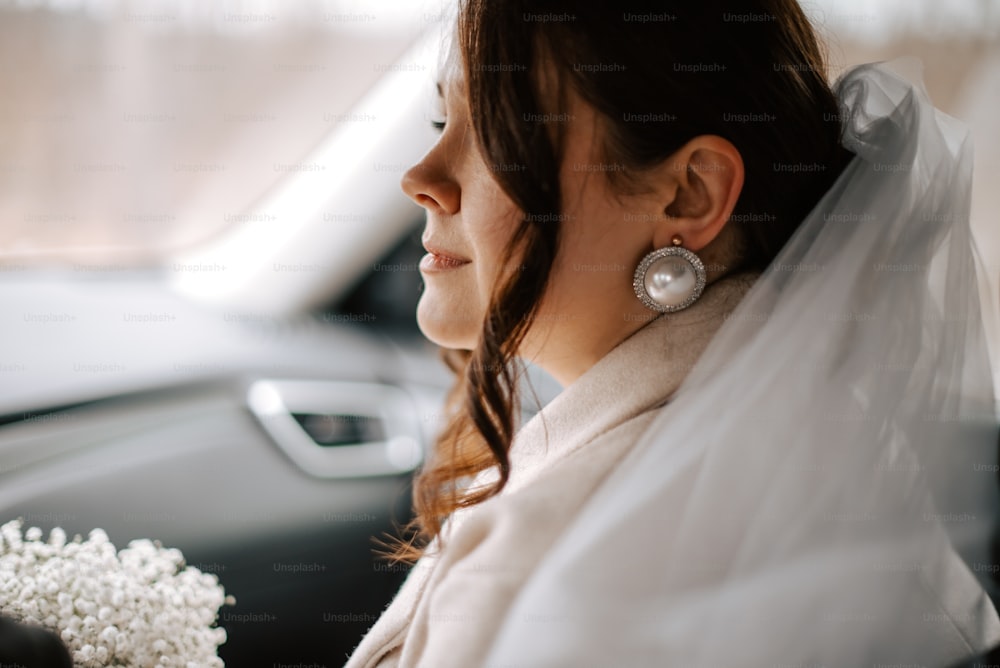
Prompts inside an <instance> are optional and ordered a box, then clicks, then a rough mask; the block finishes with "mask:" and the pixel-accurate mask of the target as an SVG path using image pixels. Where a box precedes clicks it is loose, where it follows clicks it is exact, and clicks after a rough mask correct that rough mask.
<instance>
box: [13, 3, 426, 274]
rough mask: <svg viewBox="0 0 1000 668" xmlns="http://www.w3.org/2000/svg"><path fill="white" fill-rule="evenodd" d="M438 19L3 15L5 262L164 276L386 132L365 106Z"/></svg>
mask: <svg viewBox="0 0 1000 668" xmlns="http://www.w3.org/2000/svg"><path fill="white" fill-rule="evenodd" d="M422 7H423V8H422ZM435 20H440V18H439V17H438V16H436V15H435V14H434V13H432V12H428V11H427V10H426V6H422V3H420V2H410V3H405V2H385V1H383V2H371V3H348V2H316V1H305V2H296V1H293V0H281V1H280V2H261V1H258V2H252V3H250V2H243V3H240V2H200V1H191V2H186V1H175V2H158V3H150V2H113V1H105V2H95V1H93V0H90V1H88V2H66V1H63V2H58V3H57V2H51V3H48V4H45V3H37V2H34V3H27V2H21V3H17V4H16V5H13V6H12V5H11V4H9V3H8V4H4V3H0V90H2V91H3V94H2V96H0V193H2V195H0V221H2V224H0V260H2V261H4V262H5V263H8V264H10V263H13V264H29V265H67V264H72V263H74V262H80V261H86V262H88V263H120V264H124V265H131V266H143V265H153V264H157V263H159V262H161V261H162V260H163V258H164V257H165V256H166V255H169V254H171V253H173V252H175V251H177V250H179V249H183V248H185V247H190V246H192V245H195V244H198V243H200V242H202V241H205V240H207V239H209V238H211V237H213V236H215V235H218V234H220V233H222V232H224V231H225V230H226V229H227V227H229V226H232V225H234V224H236V223H239V222H241V221H242V217H243V216H244V213H243V212H244V211H246V210H247V209H248V207H250V206H251V205H252V204H253V202H254V201H255V200H256V199H257V198H259V197H260V196H261V195H262V194H263V193H264V192H266V191H267V190H268V189H269V188H271V187H272V186H273V185H274V184H275V183H276V182H277V181H278V180H279V179H281V178H282V177H283V176H287V175H288V174H289V173H293V172H295V171H296V170H302V169H307V168H308V165H304V164H302V160H303V158H304V156H305V155H306V154H307V153H308V152H309V151H310V150H311V149H312V148H313V147H315V146H316V145H317V144H318V143H319V142H320V140H321V139H322V138H323V137H324V136H326V135H328V134H329V133H330V131H331V130H333V129H335V128H337V127H338V126H345V125H348V126H349V125H350V124H357V123H364V122H366V120H373V119H364V118H355V115H353V114H352V113H351V108H352V106H353V104H354V103H355V102H356V101H357V100H358V98H359V97H361V96H362V95H363V94H364V93H365V92H366V91H367V90H368V89H369V88H370V87H371V86H372V84H373V83H374V82H375V81H376V80H377V79H378V78H379V76H380V75H381V74H382V73H383V72H384V71H386V69H387V68H388V67H390V66H391V64H392V63H393V62H394V61H395V60H396V59H397V58H398V57H399V55H400V54H401V53H402V52H403V51H404V50H405V49H406V47H407V46H408V45H409V44H410V43H411V42H412V41H413V40H414V38H415V37H416V36H417V35H418V34H419V33H420V31H421V30H422V29H424V28H426V27H427V26H428V24H429V23H431V22H433V21H435Z"/></svg>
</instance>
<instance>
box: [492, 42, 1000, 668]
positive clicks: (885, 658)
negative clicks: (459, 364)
mask: <svg viewBox="0 0 1000 668" xmlns="http://www.w3.org/2000/svg"><path fill="white" fill-rule="evenodd" d="M915 65H918V63H915V62H914V61H909V60H904V61H893V62H892V63H882V64H871V65H863V66H860V67H856V68H854V69H852V70H850V71H848V72H846V73H845V74H844V75H843V76H841V78H840V79H839V80H838V81H837V83H836V85H835V90H836V92H837V95H838V98H839V99H840V101H841V111H842V114H843V115H844V119H845V125H846V132H845V137H844V144H845V145H846V146H847V147H848V148H849V149H851V150H852V151H853V152H854V153H855V154H856V157H855V159H854V160H852V162H851V163H850V165H849V166H848V167H847V168H846V170H845V171H844V173H843V174H842V175H841V176H840V178H839V179H838V180H837V181H836V183H835V184H834V185H833V187H832V188H831V190H830V191H829V192H828V193H827V194H826V195H825V196H824V198H823V199H822V200H821V201H820V202H819V203H818V204H817V206H816V207H815V209H814V210H813V211H812V212H811V213H810V214H809V215H808V217H807V218H806V219H805V220H804V221H803V223H802V225H801V227H800V229H799V230H798V231H797V232H796V234H795V236H794V237H793V238H792V240H791V241H790V242H789V243H788V244H787V246H786V247H785V248H784V249H783V250H782V252H781V254H780V255H779V257H777V259H776V260H775V261H774V263H773V264H772V265H771V267H770V268H769V269H768V270H767V271H766V272H765V273H764V274H762V275H761V277H760V279H759V280H758V282H757V284H756V285H755V287H754V288H753V289H752V291H751V292H750V293H749V294H748V295H747V297H746V298H745V299H744V300H743V302H741V304H740V306H739V307H738V308H737V310H736V311H735V312H734V313H733V314H732V316H731V317H730V318H729V320H728V321H727V323H726V324H725V325H724V326H723V328H722V329H721V330H720V331H719V333H718V334H717V336H716V337H715V338H714V339H713V341H712V343H711V345H710V346H709V348H708V349H707V350H706V352H705V354H704V355H703V356H702V358H701V360H700V361H699V363H698V365H697V366H696V367H695V368H694V369H693V370H692V372H691V374H690V375H689V377H688V378H687V380H686V381H685V383H684V385H683V386H682V387H681V389H680V390H679V392H678V393H677V394H676V395H675V397H674V398H673V400H672V401H671V402H670V403H669V404H668V405H667V406H666V407H665V408H664V409H663V410H662V412H661V414H660V415H658V416H657V418H656V420H655V421H654V423H653V424H652V426H651V427H650V429H649V430H648V431H647V432H646V433H645V434H644V436H643V438H642V439H641V440H640V441H639V443H638V444H637V445H636V447H635V449H634V450H633V451H632V452H631V453H630V454H629V456H628V457H627V458H626V459H625V460H623V461H622V462H621V464H620V466H619V467H618V468H617V469H616V470H615V471H614V472H613V473H612V475H611V476H610V478H609V479H608V480H607V481H606V482H605V483H604V484H603V485H602V486H601V487H600V488H599V489H598V490H597V492H596V493H595V494H594V496H593V497H592V498H591V499H590V500H589V501H588V504H587V505H586V506H585V507H584V509H583V511H582V512H581V513H580V515H579V517H578V518H577V519H576V520H575V521H574V523H573V524H571V525H570V527H569V528H568V529H567V531H566V532H565V533H564V534H563V535H562V536H561V537H560V538H559V539H558V540H557V542H556V544H555V547H554V548H553V550H552V551H551V552H550V553H549V554H548V555H547V557H546V558H545V559H544V560H543V562H542V563H541V564H540V566H539V568H538V569H537V571H536V572H535V573H534V575H533V576H532V578H531V579H529V581H528V582H527V583H526V585H525V587H524V589H523V590H522V591H521V592H520V594H519V596H518V597H517V599H516V600H515V602H514V604H513V606H512V608H511V610H510V611H509V613H508V615H507V618H506V620H505V623H504V625H503V627H502V629H501V631H500V632H499V633H498V635H497V638H496V640H495V642H494V645H493V648H492V652H491V654H490V657H489V660H488V662H487V665H489V666H496V667H497V668H499V667H500V666H508V665H509V666H519V667H526V666H574V667H578V666H630V667H631V666H697V667H703V666H713V667H714V666H768V667H770V668H779V667H781V666H787V667H789V668H791V667H796V668H804V667H806V666H815V667H818V666H863V665H867V666H872V665H876V666H877V665H878V664H879V663H882V664H887V665H914V664H915V665H922V666H930V665H947V664H948V663H950V662H952V661H955V660H956V659H959V658H961V657H962V656H966V655H969V654H971V653H973V652H974V651H975V650H976V649H978V648H983V647H988V646H991V645H993V644H996V643H998V642H1000V624H998V622H997V616H996V613H995V610H994V609H993V607H992V605H991V604H990V601H989V599H988V598H987V597H986V595H985V594H984V592H983V589H982V587H981V586H980V584H979V583H978V582H977V579H978V580H980V581H984V582H985V581H986V580H988V577H987V575H988V571H990V570H991V569H990V567H989V566H988V564H989V563H990V562H991V559H990V544H991V538H992V535H993V530H994V525H995V520H996V514H997V513H996V510H997V466H996V464H997V446H998V441H997V420H996V414H995V407H994V397H993V387H992V381H991V374H990V368H989V361H988V357H987V352H986V347H985V340H984V334H983V323H982V318H981V315H980V311H979V308H980V304H979V298H978V294H977V287H976V286H977V281H976V268H975V256H976V251H975V248H974V245H973V241H972V238H971V234H970V228H969V201H970V184H971V164H972V159H971V158H972V156H971V144H970V140H969V136H968V133H967V132H966V130H965V129H964V127H963V126H962V125H961V124H960V123H958V122H956V121H955V120H954V119H952V118H950V117H948V116H946V115H944V114H943V113H941V112H939V111H937V110H936V109H934V107H933V106H932V104H931V102H930V100H929V98H928V96H927V94H926V91H925V90H924V88H923V86H922V84H921V83H920V81H919V74H918V75H917V77H916V82H911V81H908V80H907V79H906V78H904V76H903V75H902V74H901V72H902V71H904V70H906V69H907V68H912V67H914V66H915ZM802 168H803V169H807V168H810V166H808V165H805V166H802ZM650 363H651V364H654V363H656V360H650ZM959 555H961V557H960V556H959Z"/></svg>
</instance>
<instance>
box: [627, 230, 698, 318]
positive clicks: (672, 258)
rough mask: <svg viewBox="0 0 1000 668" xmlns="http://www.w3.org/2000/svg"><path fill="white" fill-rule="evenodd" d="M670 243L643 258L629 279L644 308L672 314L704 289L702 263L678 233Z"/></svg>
mask: <svg viewBox="0 0 1000 668" xmlns="http://www.w3.org/2000/svg"><path fill="white" fill-rule="evenodd" d="M670 241H671V243H672V244H673V245H672V246H667V247H665V248H660V249H657V250H654V251H653V252H651V253H649V254H648V255H646V257H644V258H642V261H641V262H639V266H638V267H636V270H635V276H634V277H633V278H632V287H633V288H634V289H635V296H636V297H638V298H639V301H641V302H642V303H643V304H644V305H645V306H646V307H647V308H650V309H652V310H654V311H659V312H660V313H673V312H674V311H680V310H681V309H686V308H687V307H688V306H691V304H694V303H695V302H696V301H697V300H698V297H700V296H701V293H702V291H703V290H704V289H705V265H704V264H703V263H702V261H701V258H699V257H698V256H697V255H695V254H694V253H692V252H691V251H689V250H688V249H686V248H681V243H683V241H682V239H681V237H680V235H676V234H675V235H674V237H673V239H671V240H670Z"/></svg>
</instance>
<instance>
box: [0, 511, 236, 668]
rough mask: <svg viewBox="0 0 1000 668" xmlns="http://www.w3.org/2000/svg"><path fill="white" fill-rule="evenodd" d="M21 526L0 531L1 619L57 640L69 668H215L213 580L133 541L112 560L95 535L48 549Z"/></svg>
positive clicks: (216, 590)
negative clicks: (47, 632) (42, 629)
mask: <svg viewBox="0 0 1000 668" xmlns="http://www.w3.org/2000/svg"><path fill="white" fill-rule="evenodd" d="M22 525H23V523H22V521H21V520H14V521H12V522H8V523H6V524H4V525H3V526H2V527H0V613H2V614H4V615H6V616H8V617H12V618H13V619H16V620H18V621H21V622H25V623H28V624H36V625H39V626H43V627H46V628H49V629H52V630H53V631H55V632H56V633H58V634H59V635H60V636H61V637H62V639H63V641H64V642H65V643H66V645H67V647H69V649H70V653H71V654H72V655H73V662H74V664H75V666H76V667H77V668H96V667H103V666H131V667H134V668H139V667H141V668H159V667H161V666H162V667H166V666H173V667H178V668H217V667H218V668H221V667H222V666H223V665H224V664H223V661H222V659H220V658H219V657H218V648H219V645H221V644H222V643H224V642H225V641H226V631H225V629H222V628H213V624H214V623H215V621H216V617H217V615H218V611H219V608H220V607H221V606H222V605H224V604H228V605H232V604H233V603H235V600H234V599H233V597H232V596H228V597H227V596H226V595H225V591H224V590H223V588H222V587H221V586H220V585H219V581H218V578H217V577H216V576H215V575H212V574H208V573H202V572H201V571H199V570H198V569H196V568H191V567H186V566H185V564H184V556H183V555H182V554H181V552H180V550H176V549H167V548H164V547H162V546H161V545H160V544H159V543H153V542H152V541H149V540H134V541H132V542H131V543H129V545H128V547H127V548H125V549H123V550H121V551H120V552H116V550H115V546H114V545H113V544H112V543H111V542H110V541H109V540H108V536H107V534H106V533H105V532H104V531H103V530H101V529H94V530H93V531H91V532H90V537H89V539H87V540H81V538H80V537H79V536H77V537H76V538H75V539H74V540H73V541H69V542H67V540H66V532H65V531H63V530H62V529H58V528H57V529H53V530H52V531H51V532H50V534H49V540H48V541H47V542H43V541H42V531H41V529H39V528H37V527H32V528H30V529H28V530H27V531H26V532H24V535H23V536H22V534H21V529H22Z"/></svg>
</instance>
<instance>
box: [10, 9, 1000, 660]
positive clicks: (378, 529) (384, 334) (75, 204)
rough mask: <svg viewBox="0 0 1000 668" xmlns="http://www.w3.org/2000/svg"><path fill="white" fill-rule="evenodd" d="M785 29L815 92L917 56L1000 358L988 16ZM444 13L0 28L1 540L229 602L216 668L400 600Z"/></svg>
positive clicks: (323, 639) (431, 406)
mask: <svg viewBox="0 0 1000 668" xmlns="http://www.w3.org/2000/svg"><path fill="white" fill-rule="evenodd" d="M802 4H803V6H804V7H805V9H806V11H807V13H808V14H809V15H810V16H811V17H812V18H813V20H814V21H815V22H816V24H817V25H818V26H819V28H820V30H821V32H822V33H823V35H824V37H825V39H826V41H827V44H828V49H829V57H830V63H831V75H832V76H836V75H837V74H839V73H840V72H842V71H843V70H844V69H845V68H847V67H850V66H851V65H855V64H859V63H863V62H870V61H876V60H887V59H892V58H896V57H899V56H907V55H910V56H916V57H918V58H920V59H921V60H922V61H923V66H924V77H925V81H926V85H927V89H928V91H929V93H930V95H931V98H932V99H933V100H934V102H935V104H936V105H937V106H938V107H939V108H940V109H942V110H944V111H945V112H946V113H948V114H950V115H952V116H955V117H957V118H960V119H962V120H964V121H965V122H966V123H967V124H968V125H969V126H970V128H971V130H972V133H973V137H974V142H975V155H976V167H975V183H974V191H973V227H974V233H975V235H976V237H977V241H978V243H979V245H980V249H981V255H982V258H983V267H982V269H983V271H982V274H981V278H982V281H981V287H982V297H983V305H984V308H985V309H986V310H987V313H988V323H989V328H990V329H989V332H988V334H989V336H990V339H991V342H992V343H994V344H996V343H997V342H1000V316H998V313H1000V308H998V306H1000V224H998V220H997V213H996V212H997V211H1000V188H998V187H997V186H998V185H1000V178H998V177H1000V121H998V116H997V111H996V110H997V109H998V108H1000V3H998V2H996V1H995V0H808V1H805V2H803V3H802ZM451 11H452V3H451V2H445V1H442V0H427V1H424V0H369V1H367V2H363V1H360V0H359V1H349V0H218V1H212V0H163V1H155V0H0V522H2V521H6V520H8V519H12V518H14V517H18V516H23V517H24V518H25V520H26V522H27V523H29V524H35V525H38V526H42V527H43V528H49V527H51V526H55V525H61V526H64V527H66V528H67V530H69V531H71V532H73V531H78V532H82V533H85V532H86V531H88V530H89V529H90V528H92V527H95V526H101V527H104V528H105V529H107V531H108V533H109V535H110V536H111V538H112V540H114V541H115V542H116V543H118V544H119V545H124V544H125V543H127V542H128V540H131V539H132V538H137V537H151V538H159V539H161V540H163V541H164V542H165V543H166V544H168V545H171V546H175V547H179V548H181V549H182V550H183V551H184V552H185V554H186V555H187V556H188V561H189V563H192V564H194V565H196V566H199V567H201V568H202V569H203V570H206V571H208V572H213V573H216V574H217V575H218V576H219V577H220V579H221V580H222V582H223V584H224V585H225V586H226V588H227V590H228V591H230V592H232V593H234V594H235V595H236V597H237V601H238V606H237V607H236V608H234V609H233V610H231V611H227V612H224V614H223V616H222V618H221V620H220V623H221V624H222V625H223V626H225V627H226V628H227V631H228V632H229V637H230V640H229V642H228V643H227V644H226V645H225V646H223V648H222V652H221V654H222V656H223V657H224V658H226V660H227V662H229V663H230V665H267V664H271V663H294V662H296V661H299V662H309V661H315V662H317V663H324V662H325V663H326V664H328V665H338V664H339V663H340V662H342V661H343V658H344V655H345V653H346V652H348V651H350V649H351V648H352V647H353V646H354V645H356V643H357V642H358V641H359V640H360V637H361V634H362V633H363V632H364V630H365V629H367V628H368V627H369V626H370V625H371V624H372V623H373V622H374V620H375V619H376V618H377V615H378V613H379V612H380V611H381V609H382V608H383V607H384V605H385V604H386V603H387V602H388V600H389V599H390V598H391V596H392V594H393V593H394V591H395V589H396V588H397V587H398V585H399V583H400V581H401V579H402V577H403V576H404V575H405V569H404V568H401V567H397V566H387V565H386V564H385V563H383V562H377V561H374V560H373V559H372V556H371V550H372V541H371V536H373V535H381V534H382V533H384V532H391V531H393V530H394V527H395V526H397V525H398V524H399V523H401V522H404V521H405V520H406V519H407V518H408V517H409V496H408V494H409V490H408V479H409V474H410V473H411V472H412V471H413V469H414V468H415V467H416V466H417V465H418V464H419V461H420V458H421V456H422V453H423V452H424V450H425V449H426V447H427V445H428V444H429V443H430V441H431V439H432V437H433V434H434V432H435V429H436V428H437V427H438V426H439V423H440V405H441V401H442V398H443V396H444V392H445V391H446V389H447V387H448V384H449V376H448V374H447V373H445V371H444V369H443V367H442V366H441V365H440V363H439V362H438V361H437V359H436V356H435V351H434V350H433V347H432V346H430V345H429V344H428V343H426V342H425V341H424V340H423V339H422V337H421V336H420V335H419V332H418V330H417V328H416V323H415V320H414V309H415V304H416V301H417V299H418V298H419V294H420V289H421V278H420V274H419V272H418V271H417V261H418V260H419V257H420V256H421V255H422V254H423V250H422V248H421V247H420V243H419V236H420V231H421V226H422V215H421V210H420V209H419V208H418V207H416V206H415V205H413V204H412V203H411V202H409V201H408V200H407V199H406V198H405V197H404V196H403V195H402V193H401V192H400V190H399V186H398V183H399V179H400V177H401V175H402V173H403V171H405V169H406V168H407V167H408V166H409V165H410V164H412V163H414V162H415V161H417V160H418V159H419V157H420V156H421V154H422V153H423V152H424V151H425V150H426V149H427V147H428V146H430V144H431V143H432V142H433V141H434V137H435V135H434V134H433V132H432V130H431V128H430V123H429V122H428V121H429V120H430V118H431V116H432V115H433V114H434V105H433V98H434V88H433V78H434V74H435V70H436V67H437V64H438V60H439V57H440V56H439V53H438V51H439V46H440V44H441V35H440V31H441V30H442V29H444V27H445V26H447V23H448V18H449V16H450V13H451ZM993 352H994V358H993V369H994V375H995V378H996V379H997V380H998V381H1000V362H998V361H997V353H998V352H1000V351H998V350H997V348H996V346H995V347H994V351H993ZM534 382H535V383H536V388H537V389H538V390H539V396H540V398H541V400H540V403H544V400H545V398H546V397H550V396H553V395H554V394H555V393H556V392H557V391H558V387H556V386H555V385H554V383H552V382H551V381H549V380H547V379H546V378H545V377H544V375H542V374H539V375H537V376H536V377H534ZM538 407H539V404H531V405H525V406H524V416H525V417H527V416H529V415H530V414H531V413H532V412H533V411H535V410H537V409H538Z"/></svg>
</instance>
